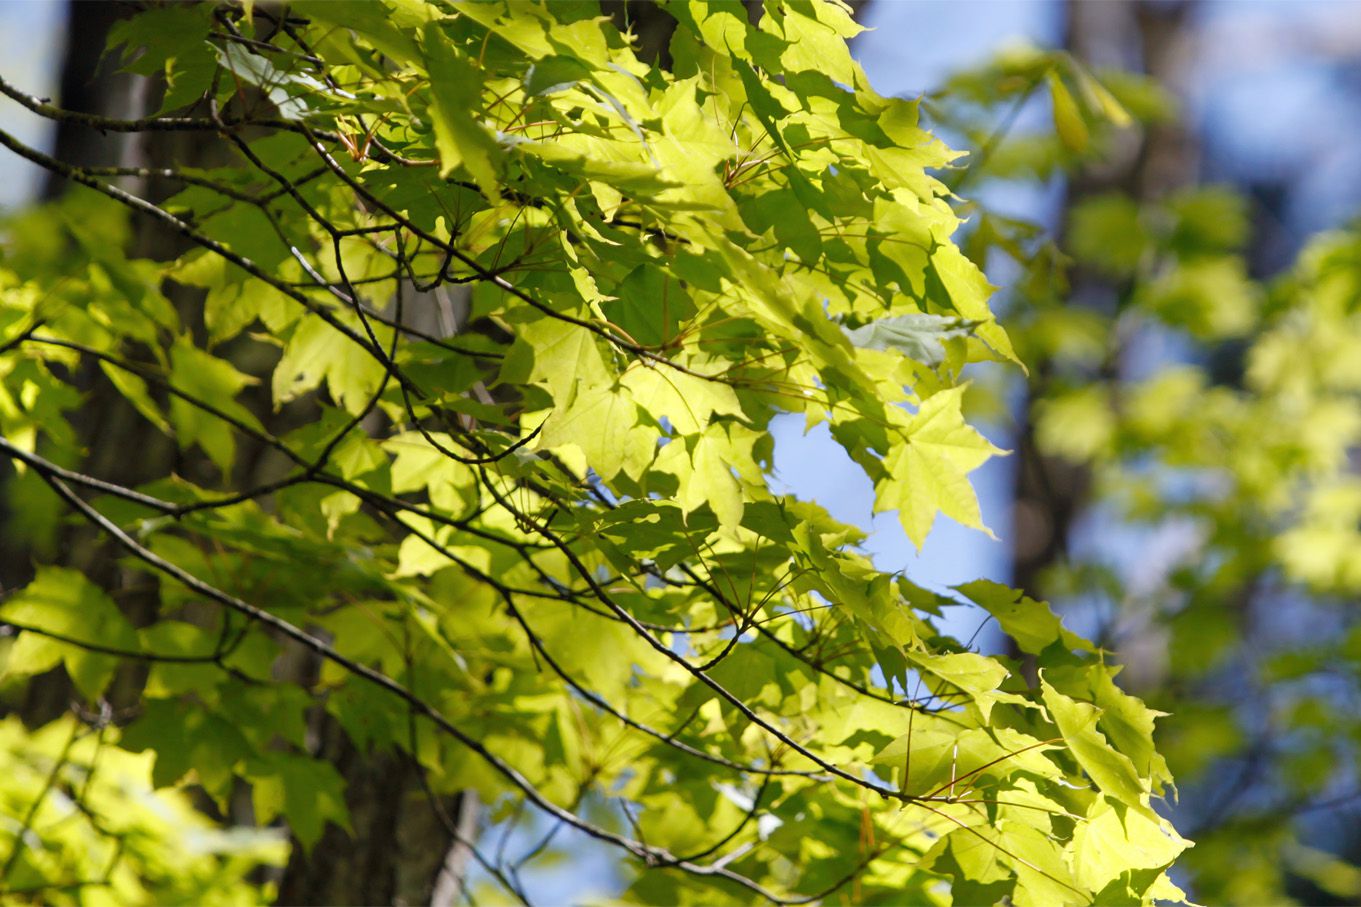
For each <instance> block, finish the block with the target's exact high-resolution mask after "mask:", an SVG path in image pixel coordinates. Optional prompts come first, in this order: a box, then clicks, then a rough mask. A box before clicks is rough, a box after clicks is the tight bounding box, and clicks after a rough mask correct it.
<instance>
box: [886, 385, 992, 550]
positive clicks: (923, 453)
mask: <svg viewBox="0 0 1361 907" xmlns="http://www.w3.org/2000/svg"><path fill="white" fill-rule="evenodd" d="M963 397H964V387H963V386H960V387H953V388H950V389H948V390H943V391H941V392H940V393H938V394H936V395H935V396H933V397H930V398H929V399H927V400H926V401H925V402H924V403H922V405H921V408H920V409H918V410H917V412H916V414H915V415H914V416H912V418H911V419H909V420H908V422H907V424H906V425H904V426H903V429H902V434H903V435H904V436H905V437H906V441H905V442H904V443H900V444H897V445H895V446H894V447H893V448H891V449H890V450H889V453H888V456H886V457H884V470H885V472H886V473H887V475H886V477H885V478H884V479H882V480H881V481H880V482H879V483H878V485H877V486H876V487H875V511H876V512H878V511H884V510H893V509H895V508H896V509H897V511H898V516H899V519H901V520H902V524H903V529H904V530H906V531H907V537H908V538H910V539H912V542H913V544H915V545H916V546H917V548H918V549H919V550H920V548H921V546H922V543H923V542H925V541H926V536H927V533H929V532H930V531H931V525H932V523H934V522H935V520H936V513H937V512H940V513H943V514H945V515H946V516H948V517H950V518H951V519H954V520H956V521H958V522H959V523H961V524H963V525H965V526H968V527H970V528H973V529H981V530H983V531H984V532H987V533H988V535H992V533H991V532H990V531H989V530H988V528H987V527H986V526H984V525H983V517H982V514H981V513H980V512H979V509H978V496H977V495H976V494H974V490H973V486H972V485H970V484H969V478H968V476H969V473H970V472H972V471H973V470H975V469H977V468H978V467H979V466H982V465H983V464H984V463H985V462H986V461H987V460H988V459H989V458H990V457H994V456H998V455H1002V454H1005V453H1006V452H1005V451H1003V450H1001V449H999V448H997V447H995V446H993V444H992V443H991V442H989V441H988V439H987V438H985V437H983V436H982V435H980V434H979V433H978V432H977V431H976V430H975V429H974V428H972V427H971V426H969V425H968V424H967V423H965V421H964V415H963V413H962V412H961V411H960V403H961V402H962V400H963Z"/></svg>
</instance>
